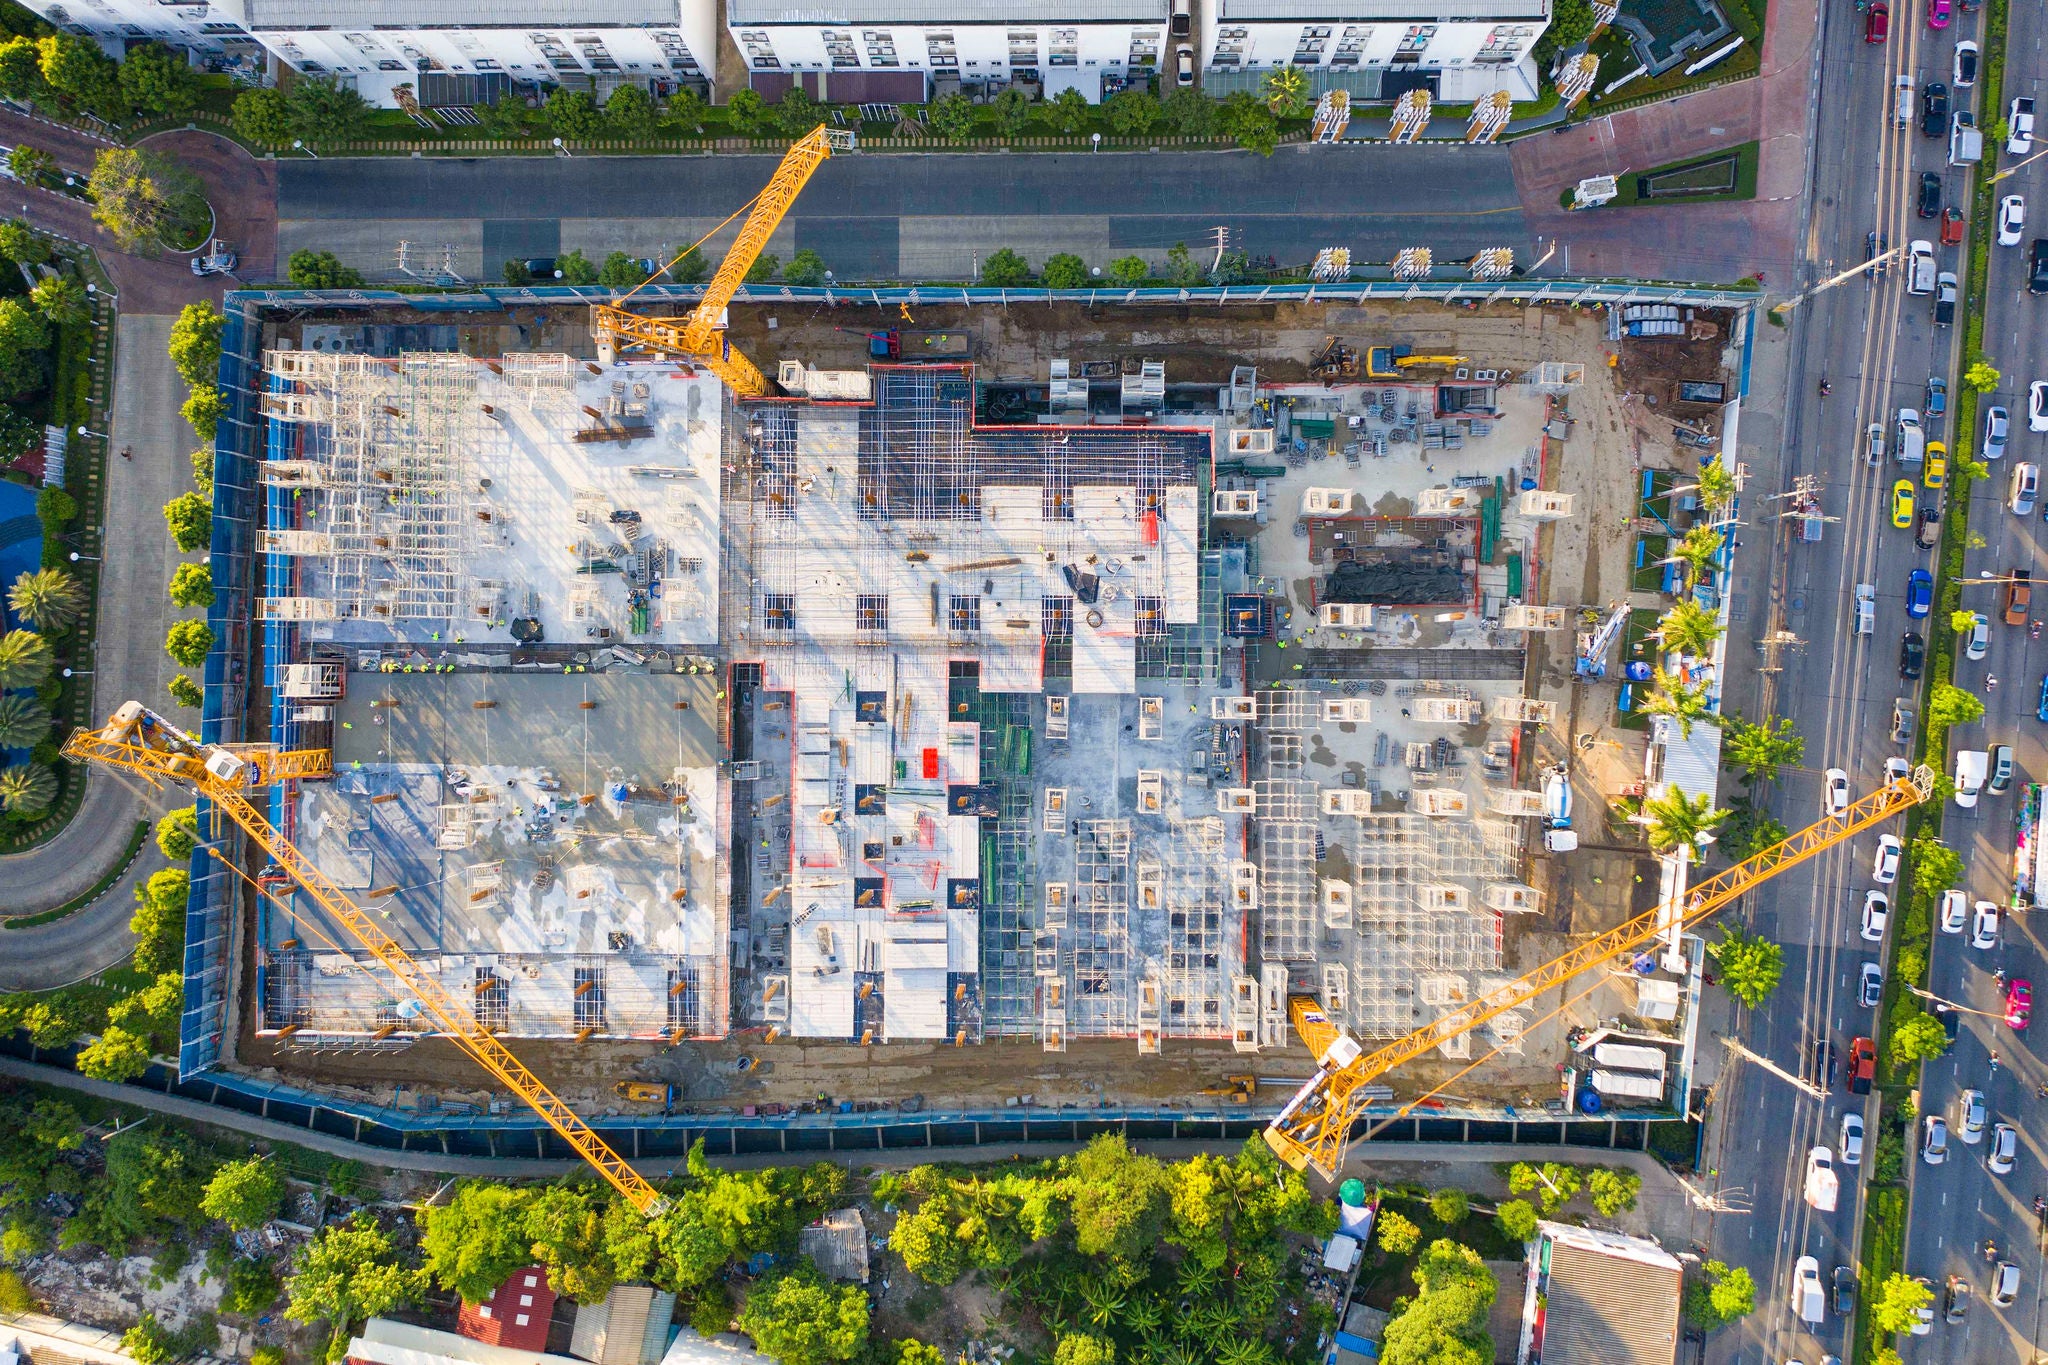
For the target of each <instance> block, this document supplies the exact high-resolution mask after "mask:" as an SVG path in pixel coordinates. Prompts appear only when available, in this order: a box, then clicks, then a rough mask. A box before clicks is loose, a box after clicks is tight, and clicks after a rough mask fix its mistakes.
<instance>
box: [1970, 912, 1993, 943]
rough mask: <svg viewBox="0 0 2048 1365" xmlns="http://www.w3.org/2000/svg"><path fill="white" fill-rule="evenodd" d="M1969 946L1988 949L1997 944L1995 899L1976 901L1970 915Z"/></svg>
mask: <svg viewBox="0 0 2048 1365" xmlns="http://www.w3.org/2000/svg"><path fill="white" fill-rule="evenodd" d="M1970 946H1971V947H1972V948H1980V949H1988V948H1996V947H1997V946H1998V905H1997V903H1996V902H1995V901H1978V902H1977V908H1976V911H1975V912H1974V913H1973V914H1972V915H1971V916H1970Z"/></svg>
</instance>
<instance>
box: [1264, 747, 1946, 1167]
mask: <svg viewBox="0 0 2048 1365" xmlns="http://www.w3.org/2000/svg"><path fill="white" fill-rule="evenodd" d="M1934 776H1935V774H1934V770H1933V769H1932V768H1929V767H1926V766H1925V765H1922V766H1921V767H1919V768H1917V769H1915V770H1914V771H1913V773H1912V774H1911V775H1910V776H1908V777H1901V778H1898V779H1896V780H1894V781H1892V782H1889V783H1887V784H1886V785H1885V786H1883V787H1880V788H1879V789H1878V790H1877V791H1874V792H1872V793H1871V794H1870V795H1868V796H1865V797H1863V798H1862V799H1860V800H1858V801H1856V802H1853V803H1852V804H1851V805H1850V806H1849V807H1848V809H1846V810H1844V811H1843V812H1842V813H1841V814H1840V815H1834V816H1829V817H1827V818H1825V819H1822V820H1819V821H1817V822H1815V823H1814V824H1811V825H1808V826H1807V827H1806V828H1805V829H1802V830H1800V831H1799V832H1798V833H1796V834H1793V835H1791V836H1790V837H1789V838H1786V839H1782V840H1780V841H1779V842H1777V843H1775V844H1772V845H1771V846H1770V847H1769V848H1767V849H1765V850H1763V851H1762V852H1761V853H1758V854H1756V855H1754V856H1752V857H1750V858H1747V859H1745V860H1744V861H1742V862H1740V863H1737V864H1736V865H1735V866H1734V867H1731V868H1729V869H1728V870H1727V871H1725V872H1722V873H1720V874H1719V875H1717V876H1715V877H1712V878H1709V879H1708V880H1706V881H1704V882H1701V883H1699V884H1698V885H1697V886H1694V887H1693V888H1691V890H1690V891H1688V892H1687V893H1686V898H1685V904H1684V908H1683V910H1682V911H1681V912H1680V914H1679V917H1678V922H1679V925H1680V926H1681V927H1683V928H1691V927H1692V926H1694V925H1696V924H1698V923H1699V922H1700V921H1701V920H1704V919H1705V918H1706V917H1707V916H1709V915H1711V914H1713V913H1714V912H1715V911H1717V910H1720V909H1722V908H1723V907H1724V906H1727V905H1728V904H1730V903H1731V902H1733V901H1735V900H1736V899H1737V898H1738V897H1740V896H1742V895H1743V894H1744V893H1745V892H1748V891H1750V890H1752V889H1754V888H1755V887H1756V886H1758V885H1759V884H1761V883H1763V882H1766V881H1768V880H1770V879H1771V878H1772V877H1775V876H1777V875H1778V874H1779V873H1780V872H1783V871H1785V870H1786V869H1787V868H1791V867H1796V866H1798V865H1799V864H1800V863H1803V862H1805V861H1807V860H1808V859H1810V858H1813V857H1816V856H1818V855H1819V854H1821V853H1824V852H1826V851H1827V850H1828V849H1830V848H1833V847H1834V846H1835V845H1836V844H1839V843H1841V842H1842V841H1843V840H1844V839H1847V838H1850V837H1851V836H1853V835H1855V834H1857V833H1859V832H1861V831H1863V830H1865V829H1868V828H1870V826H1872V825H1874V824H1877V823H1878V822H1880V821H1882V820H1887V819H1889V818H1891V817H1892V816H1894V815H1897V814H1898V813H1899V812H1901V811H1904V810H1907V809H1909V808H1910V807H1913V806H1916V805H1918V804H1920V803H1921V802H1922V801H1925V800H1926V799H1927V798H1928V797H1929V796H1931V795H1932V794H1933V792H1934ZM1670 927H1671V924H1670V920H1669V918H1668V917H1667V916H1666V914H1665V913H1664V909H1663V907H1659V908H1658V909H1656V910H1652V911H1649V912H1647V913H1645V914H1641V915H1638V916H1636V917H1635V918H1634V919H1631V920H1629V921H1627V922H1626V923H1624V924H1621V925H1620V926H1618V927H1616V928H1614V929H1610V930H1608V931H1607V932H1606V933H1604V934H1600V935H1598V936H1596V937H1594V938H1592V939H1589V940H1588V941H1587V942H1585V943H1582V944H1580V945H1579V946H1578V947H1576V948H1573V949H1572V950H1571V951H1570V952H1567V953H1565V954H1563V955H1562V956H1560V957H1557V958H1555V959H1553V960H1551V961H1549V962H1546V963H1544V964H1543V965H1542V966H1541V967H1538V968H1536V970H1534V971H1532V972H1530V973H1528V974H1527V975H1525V976H1522V977H1520V978H1519V979H1517V980H1515V981H1511V982H1509V983H1508V984H1507V985H1505V986H1502V987H1501V988H1500V989H1499V990H1496V991H1493V992H1492V993H1490V994H1488V995H1484V996H1481V997H1480V998H1479V999H1477V1000H1474V1001H1473V1002H1472V1003H1471V1004H1469V1005H1466V1006H1465V1007H1463V1008H1462V1009H1457V1010H1453V1011H1451V1012H1450V1013H1449V1014H1446V1015H1444V1016H1442V1017H1441V1018H1439V1019H1436V1020H1435V1021H1433V1022H1431V1023H1429V1024H1425V1025H1424V1026H1423V1027H1421V1028H1419V1029H1416V1030H1415V1031H1414V1032H1412V1033H1409V1034H1407V1035H1405V1036H1403V1037H1400V1038H1396V1039H1394V1040H1393V1041H1392V1042H1389V1043H1385V1044H1382V1045H1381V1046H1380V1047H1378V1048H1376V1049H1374V1050H1373V1051H1372V1052H1367V1051H1365V1049H1364V1048H1362V1047H1360V1046H1359V1044H1358V1042H1357V1040H1356V1039H1354V1038H1352V1037H1351V1036H1350V1035H1349V1034H1347V1033H1345V1032H1344V1030H1343V1029H1341V1028H1340V1027H1338V1025H1337V1024H1336V1022H1335V1021H1334V1020H1332V1019H1331V1018H1330V1017H1329V1016H1328V1015H1327V1014H1325V1013H1324V1012H1323V1008H1322V1004H1321V1002H1320V1001H1318V1000H1316V998H1315V997H1313V996H1308V995H1297V996H1291V997H1289V999H1288V1002H1287V1009H1288V1015H1289V1017H1290V1018H1291V1019H1292V1020H1293V1022H1294V1030H1295V1032H1296V1033H1298V1034H1300V1035H1301V1041H1302V1042H1303V1043H1304V1044H1305V1045H1307V1047H1308V1049H1309V1051H1311V1052H1312V1053H1314V1054H1315V1057H1316V1072H1315V1075H1313V1076H1311V1077H1310V1078H1309V1080H1308V1083H1307V1084H1305V1085H1303V1086H1302V1087H1301V1089H1300V1090H1298V1091H1296V1092H1295V1094H1294V1097H1293V1098H1292V1099H1290V1100H1289V1101H1288V1102H1287V1104H1286V1105H1285V1106H1284V1107H1283V1108H1282V1109H1281V1111H1280V1113H1279V1114H1278V1115H1277V1116H1276V1117H1275V1118H1274V1119H1273V1122H1272V1123H1271V1124H1270V1125H1269V1126H1268V1127H1267V1129H1266V1134H1265V1136H1266V1145H1267V1146H1269V1147H1271V1148H1272V1149H1273V1151H1274V1152H1275V1153H1276V1154H1278V1155H1279V1157H1280V1159H1281V1160H1283V1161H1285V1162H1286V1163H1287V1164H1288V1165H1289V1166H1291V1167H1293V1168H1294V1169H1295V1170H1297V1171H1299V1170H1304V1169H1308V1168H1310V1167H1313V1168H1314V1169H1315V1171H1316V1173H1317V1174H1319V1175H1321V1176H1322V1177H1323V1178H1324V1179H1326V1180H1334V1179H1336V1177H1337V1170H1338V1168H1339V1167H1340V1166H1341V1165H1342V1164H1343V1160H1344V1148H1345V1144H1346V1143H1347V1142H1348V1141H1349V1140H1350V1136H1351V1128H1352V1125H1353V1124H1354V1123H1355V1122H1356V1121H1357V1119H1358V1117H1359V1115H1360V1114H1362V1113H1363V1112H1364V1110H1365V1103H1366V1101H1365V1095H1366V1087H1367V1086H1368V1085H1369V1084H1370V1083H1371V1082H1372V1081H1374V1080H1376V1079H1378V1078H1379V1077H1381V1076H1383V1075H1385V1074H1386V1073H1387V1072H1389V1071H1392V1070H1393V1069H1394V1068H1395V1067H1397V1066H1401V1065H1403V1064H1404V1063H1407V1062H1411V1061H1413V1060H1415V1059H1416V1058H1417V1057H1420V1056H1421V1055H1422V1054H1424V1053H1425V1052H1428V1051H1429V1050H1430V1049H1431V1048H1433V1047H1437V1046H1439V1045H1441V1044H1442V1043H1444V1042H1447V1041H1448V1040H1450V1039H1452V1038H1456V1037H1458V1036H1459V1035H1460V1034H1463V1033H1467V1032H1469V1031H1470V1030H1472V1029H1475V1028H1477V1027H1479V1026H1480V1025H1481V1024H1484V1023H1485V1022H1486V1021H1487V1020H1489V1019H1492V1018H1493V1017H1494V1016H1496V1015H1498V1014H1501V1013H1502V1012H1504V1011H1506V1010H1511V1009H1513V1008H1515V1007H1516V1006H1517V1005H1521V1004H1523V1003H1525V1002H1527V1001H1529V1000H1532V999H1534V998H1535V997H1536V996H1538V995H1541V994H1542V993H1543V992H1544V991H1547V990H1549V989H1550V988H1551V987H1553V986H1560V985H1563V984H1564V983H1565V982H1567V981H1569V980H1571V979H1572V978H1573V977H1575V976H1577V975H1578V974H1579V973H1581V972H1583V971H1585V970H1587V969H1588V968H1591V967H1595V966H1598V965H1599V964H1600V963H1602V962H1605V961H1608V960H1610V959H1612V958H1613V957H1615V956H1616V955H1617V954H1620V953H1625V952H1629V951H1631V950H1633V949H1636V948H1639V947H1641V946H1642V945H1643V944H1645V943H1648V942H1650V941H1651V940H1652V939H1654V938H1656V937H1657V935H1659V934H1660V933H1664V932H1666V931H1667V930H1668V929H1669V928H1670Z"/></svg>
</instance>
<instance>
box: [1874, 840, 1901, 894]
mask: <svg viewBox="0 0 2048 1365" xmlns="http://www.w3.org/2000/svg"><path fill="white" fill-rule="evenodd" d="M1905 852H1906V846H1905V845H1904V844H1902V843H1900V842H1899V836H1898V835H1896V834H1880V835H1878V836H1877V856H1876V857H1875V858H1873V859H1872V860H1871V866H1870V879H1871V880H1872V881H1874V882H1876V883H1877V884H1878V885H1879V886H1890V885H1891V884H1892V883H1893V882H1895V881H1897V880H1898V879H1899V859H1900V858H1901V857H1902V856H1904V854H1905Z"/></svg>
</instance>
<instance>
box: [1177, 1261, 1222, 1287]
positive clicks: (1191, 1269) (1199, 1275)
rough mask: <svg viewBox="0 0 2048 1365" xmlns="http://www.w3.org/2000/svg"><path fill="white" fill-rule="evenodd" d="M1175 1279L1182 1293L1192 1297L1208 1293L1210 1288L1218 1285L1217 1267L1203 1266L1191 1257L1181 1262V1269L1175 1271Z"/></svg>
mask: <svg viewBox="0 0 2048 1365" xmlns="http://www.w3.org/2000/svg"><path fill="white" fill-rule="evenodd" d="M1173 1278H1174V1283H1175V1284H1176V1285H1177V1286H1178V1287H1179V1289H1180V1292H1181V1293H1183V1294H1187V1295H1189V1296H1191V1297H1192V1296H1194V1295H1198V1294H1203V1293H1206V1292H1207V1291H1208V1289H1209V1287H1210V1286H1211V1285H1213V1284H1215V1283H1216V1267H1214V1266H1209V1265H1203V1264H1202V1263H1201V1262H1200V1261H1198V1260H1196V1259H1195V1258H1194V1257H1192V1256H1189V1257H1186V1258H1185V1259H1183V1260H1182V1261H1181V1263H1180V1267H1179V1268H1178V1269H1177V1270H1175V1271H1174V1274H1173Z"/></svg>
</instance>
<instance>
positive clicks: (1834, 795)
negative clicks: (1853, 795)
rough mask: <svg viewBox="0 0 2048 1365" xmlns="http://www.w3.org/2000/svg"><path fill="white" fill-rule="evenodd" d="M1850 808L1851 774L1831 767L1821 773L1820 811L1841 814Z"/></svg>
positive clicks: (1824, 813) (1823, 813) (1825, 813)
mask: <svg viewBox="0 0 2048 1365" xmlns="http://www.w3.org/2000/svg"><path fill="white" fill-rule="evenodd" d="M1847 809H1849V774H1848V773H1847V772H1845V771H1843V770H1842V769H1840V768H1830V769H1828V770H1827V771H1826V772H1824V773H1822V774H1821V792H1820V813H1821V814H1822V815H1840V814H1841V813H1842V812H1843V811H1845V810H1847Z"/></svg>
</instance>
